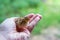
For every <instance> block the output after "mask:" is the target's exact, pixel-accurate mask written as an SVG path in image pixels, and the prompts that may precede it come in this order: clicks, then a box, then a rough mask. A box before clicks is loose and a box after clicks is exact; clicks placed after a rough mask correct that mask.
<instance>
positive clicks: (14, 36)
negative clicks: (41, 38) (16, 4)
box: [0, 14, 41, 40]
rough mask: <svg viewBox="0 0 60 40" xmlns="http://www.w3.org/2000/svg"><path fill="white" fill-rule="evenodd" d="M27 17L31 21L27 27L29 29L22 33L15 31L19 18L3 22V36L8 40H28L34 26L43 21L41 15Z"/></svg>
mask: <svg viewBox="0 0 60 40" xmlns="http://www.w3.org/2000/svg"><path fill="white" fill-rule="evenodd" d="M25 17H29V18H30V20H29V24H28V25H27V28H26V29H24V31H22V32H17V31H16V30H15V29H16V24H15V21H14V20H15V19H16V18H18V17H12V18H8V19H6V20H5V21H3V22H2V24H1V30H0V32H1V33H2V30H3V33H2V35H3V37H4V38H5V39H6V40H28V38H29V37H30V33H31V32H32V30H33V28H34V26H35V25H36V24H37V22H38V21H39V20H40V19H41V15H39V14H36V15H35V14H29V15H27V16H25Z"/></svg>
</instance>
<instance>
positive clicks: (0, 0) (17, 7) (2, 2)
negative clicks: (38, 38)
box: [0, 0, 60, 34]
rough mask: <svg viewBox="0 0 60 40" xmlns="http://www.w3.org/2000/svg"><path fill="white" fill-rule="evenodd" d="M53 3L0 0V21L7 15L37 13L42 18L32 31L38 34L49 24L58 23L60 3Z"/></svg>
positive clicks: (38, 0) (35, 0) (7, 16)
mask: <svg viewBox="0 0 60 40" xmlns="http://www.w3.org/2000/svg"><path fill="white" fill-rule="evenodd" d="M48 3H49V2H48ZM55 4H56V3H55ZM55 4H53V5H48V4H46V3H44V2H43V1H41V0H0V23H1V22H2V21H3V20H5V19H6V18H9V17H14V16H22V17H23V16H25V15H27V14H29V13H35V14H37V13H39V14H41V15H42V19H41V20H40V21H39V23H38V24H37V25H36V27H35V28H34V30H33V32H32V33H33V34H39V33H40V32H41V30H42V29H44V28H47V27H49V26H50V25H55V24H60V5H55Z"/></svg>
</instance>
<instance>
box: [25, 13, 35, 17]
mask: <svg viewBox="0 0 60 40" xmlns="http://www.w3.org/2000/svg"><path fill="white" fill-rule="evenodd" d="M34 15H35V14H34V13H30V14H28V15H26V16H25V17H29V18H32V17H33V16H34Z"/></svg>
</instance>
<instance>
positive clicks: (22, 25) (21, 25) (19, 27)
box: [15, 17, 30, 32]
mask: <svg viewBox="0 0 60 40" xmlns="http://www.w3.org/2000/svg"><path fill="white" fill-rule="evenodd" d="M29 20H30V19H29V18H28V17H24V18H17V19H16V20H15V23H16V31H17V32H22V31H24V30H25V29H26V26H27V24H28V21H29Z"/></svg>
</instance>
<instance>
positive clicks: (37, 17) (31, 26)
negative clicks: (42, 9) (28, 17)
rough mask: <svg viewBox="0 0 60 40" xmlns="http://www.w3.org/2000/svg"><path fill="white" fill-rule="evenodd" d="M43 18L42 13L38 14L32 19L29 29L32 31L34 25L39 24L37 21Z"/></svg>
mask: <svg viewBox="0 0 60 40" xmlns="http://www.w3.org/2000/svg"><path fill="white" fill-rule="evenodd" d="M41 18H42V16H41V15H39V14H37V15H35V17H34V18H33V19H32V21H31V22H30V23H29V25H28V30H29V31H30V32H31V31H32V29H33V28H34V26H35V25H36V24H37V22H38V21H39V20H40V19H41Z"/></svg>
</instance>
